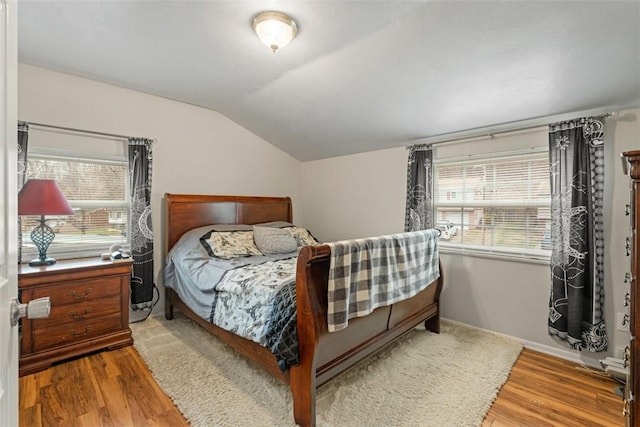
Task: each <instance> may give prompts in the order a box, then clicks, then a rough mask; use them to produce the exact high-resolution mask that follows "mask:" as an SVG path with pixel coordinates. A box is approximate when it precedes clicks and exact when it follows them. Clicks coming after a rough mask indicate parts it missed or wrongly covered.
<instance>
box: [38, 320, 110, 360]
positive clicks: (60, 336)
mask: <svg viewBox="0 0 640 427" xmlns="http://www.w3.org/2000/svg"><path fill="white" fill-rule="evenodd" d="M121 329H122V317H121V315H120V314H115V315H111V316H108V317H101V318H99V319H94V320H90V321H83V322H74V323H69V324H65V325H60V326H56V327H51V328H47V329H36V330H35V332H34V334H33V350H34V351H42V350H46V349H47V348H52V347H60V346H64V345H68V344H72V343H75V342H77V341H83V340H87V339H90V338H93V337H97V336H100V335H104V334H106V333H109V332H116V331H118V330H121Z"/></svg>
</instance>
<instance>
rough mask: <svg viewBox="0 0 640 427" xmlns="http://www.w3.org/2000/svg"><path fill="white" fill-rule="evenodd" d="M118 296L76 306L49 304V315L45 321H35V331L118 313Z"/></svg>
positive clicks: (91, 300) (93, 300)
mask: <svg viewBox="0 0 640 427" xmlns="http://www.w3.org/2000/svg"><path fill="white" fill-rule="evenodd" d="M120 298H121V296H120V295H113V296H110V297H105V298H100V299H95V298H93V299H90V300H88V301H83V302H79V303H76V304H57V305H56V304H54V303H52V304H51V314H50V315H49V318H47V319H35V320H34V321H33V327H34V328H35V329H42V328H52V327H55V326H59V325H62V324H67V323H74V322H76V323H77V322H84V321H86V320H93V319H97V318H98V317H104V316H108V315H110V314H117V313H120Z"/></svg>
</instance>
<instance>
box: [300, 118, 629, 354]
mask: <svg viewBox="0 0 640 427" xmlns="http://www.w3.org/2000/svg"><path fill="white" fill-rule="evenodd" d="M639 116H640V110H633V111H628V112H623V113H621V114H620V115H619V116H616V117H612V118H610V119H608V120H607V125H606V155H605V156H606V161H607V164H606V177H605V180H606V188H607V191H606V195H605V206H606V211H605V231H606V236H605V237H606V250H607V255H606V265H605V286H606V290H605V295H606V303H605V316H606V322H607V332H608V335H609V340H610V346H609V349H610V350H609V352H610V353H611V354H614V351H615V350H616V348H617V347H621V346H622V347H623V346H624V345H626V343H627V342H628V340H629V334H628V333H623V332H618V331H616V327H615V314H616V313H617V312H625V310H626V309H625V308H624V307H623V306H622V300H623V296H624V292H625V290H626V289H625V287H624V286H623V284H622V283H623V274H624V271H626V270H627V269H628V265H627V264H625V263H627V262H628V261H627V259H625V256H624V255H623V245H624V243H623V242H624V236H626V233H628V230H627V228H625V221H626V220H627V219H626V218H625V217H624V214H623V208H624V204H625V200H627V199H628V183H627V181H626V179H625V177H624V176H623V175H622V171H621V163H620V161H619V153H620V152H621V151H624V150H629V149H639V148H640V124H639V123H640V117H639ZM539 135H540V133H539V132H538V133H537V134H535V133H532V134H527V135H523V136H520V137H518V138H517V139H518V140H520V141H522V140H526V143H525V145H524V146H519V147H515V145H505V142H506V141H507V140H505V139H504V138H499V139H497V140H496V139H493V140H492V139H489V138H484V139H479V140H476V141H474V142H473V143H474V144H482V147H481V148H480V151H482V150H488V151H491V150H494V149H496V147H498V148H502V149H505V148H506V149H509V148H510V147H515V148H519V149H520V148H523V147H528V146H534V145H538V144H539V142H540V138H539ZM445 147H446V146H445ZM463 148H464V147H463V146H462V145H451V146H449V147H446V149H445V148H441V149H440V151H441V152H447V154H448V155H452V156H455V155H463V154H464V153H465V151H464V150H462V149H463ZM460 150H462V151H460ZM457 151H459V153H457V154H456V152H457ZM407 154H408V153H407V150H406V149H405V148H396V149H390V150H382V151H376V152H370V153H363V154H358V155H352V156H344V157H339V158H333V159H326V160H320V161H314V162H307V163H303V164H302V176H303V178H302V188H303V189H304V191H303V194H302V195H301V198H302V204H303V206H304V208H305V212H306V215H305V219H306V220H307V223H308V225H309V227H310V228H311V229H312V230H314V232H315V233H316V234H317V235H318V238H320V239H324V240H337V239H344V238H353V237H363V236H367V235H376V234H382V233H393V232H398V231H402V229H403V227H404V203H405V186H406V160H407ZM442 262H443V266H444V277H445V287H444V291H443V294H442V311H443V315H444V317H446V318H449V319H453V320H456V321H459V322H463V323H467V324H471V325H474V326H478V327H480V328H485V329H489V330H492V331H496V332H499V333H503V334H506V335H511V336H514V337H518V338H521V339H522V340H525V341H527V342H528V344H529V346H530V347H533V348H538V349H540V350H542V351H547V352H553V353H554V354H558V355H560V356H563V357H567V358H574V359H580V358H582V359H581V360H583V361H584V362H585V363H589V364H592V365H595V364H597V359H599V358H602V357H603V356H604V355H603V354H597V355H594V354H591V355H588V354H586V353H584V354H578V353H576V352H570V351H567V350H566V348H565V347H563V346H562V345H559V344H557V343H556V342H555V341H553V340H552V339H551V338H549V336H548V335H547V326H546V324H547V314H548V309H547V304H548V299H549V287H550V285H549V280H550V279H549V267H548V265H545V264H535V263H526V262H514V261H506V260H497V259H488V258H480V257H473V256H463V255H458V254H452V253H448V254H447V253H445V254H443V255H442ZM627 289H628V288H627Z"/></svg>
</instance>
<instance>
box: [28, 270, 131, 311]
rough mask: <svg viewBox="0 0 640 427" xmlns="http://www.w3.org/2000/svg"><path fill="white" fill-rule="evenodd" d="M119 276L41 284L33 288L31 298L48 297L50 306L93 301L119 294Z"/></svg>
mask: <svg viewBox="0 0 640 427" xmlns="http://www.w3.org/2000/svg"><path fill="white" fill-rule="evenodd" d="M121 280H122V278H121V277H118V276H112V277H103V278H98V279H92V280H79V281H76V282H70V283H61V284H58V285H56V286H43V287H41V288H37V289H34V290H33V299H35V298H40V297H50V298H51V307H52V308H53V307H55V306H60V305H65V304H77V303H80V302H85V301H95V300H98V299H101V298H105V297H109V296H114V295H120V284H121Z"/></svg>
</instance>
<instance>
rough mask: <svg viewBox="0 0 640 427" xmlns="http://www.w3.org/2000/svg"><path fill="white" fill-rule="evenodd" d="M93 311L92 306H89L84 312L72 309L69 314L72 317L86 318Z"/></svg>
mask: <svg viewBox="0 0 640 427" xmlns="http://www.w3.org/2000/svg"><path fill="white" fill-rule="evenodd" d="M91 311H92V310H91V308H87V309H86V310H85V311H84V314H78V313H76V312H75V310H74V311H70V312H69V316H71V317H72V318H74V319H84V318H85V317H87V315H88V314H89V313H91Z"/></svg>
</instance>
